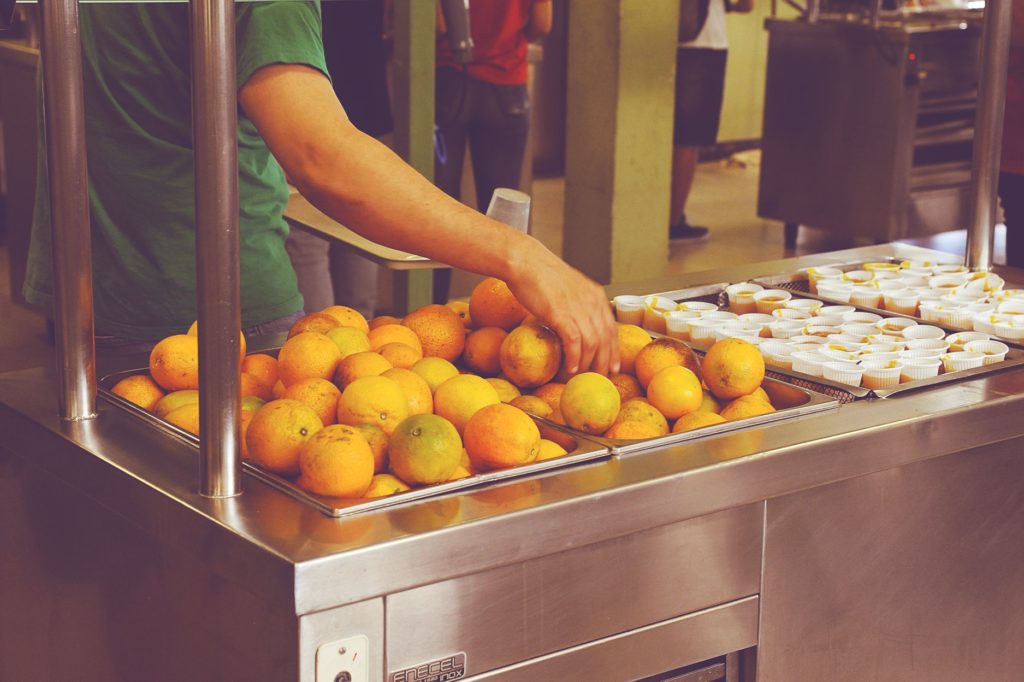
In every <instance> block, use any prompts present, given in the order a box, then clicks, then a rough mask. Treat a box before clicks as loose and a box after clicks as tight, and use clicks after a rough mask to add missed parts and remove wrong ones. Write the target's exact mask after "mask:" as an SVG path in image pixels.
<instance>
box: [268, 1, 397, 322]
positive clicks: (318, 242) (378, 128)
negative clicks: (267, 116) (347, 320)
mask: <svg viewBox="0 0 1024 682" xmlns="http://www.w3.org/2000/svg"><path fill="white" fill-rule="evenodd" d="M391 6H392V0H343V1H334V2H330V1H328V2H323V3H321V6H320V9H321V15H322V19H323V40H324V59H325V60H326V62H327V70H328V71H329V72H330V74H331V82H332V84H333V86H334V92H335V93H336V94H337V95H338V99H339V100H341V103H342V105H343V106H344V107H345V111H346V112H347V113H348V117H349V120H351V121H352V123H353V125H355V127H356V128H358V129H359V130H361V131H363V132H364V133H366V134H367V135H372V136H373V137H376V138H377V139H379V140H381V141H382V142H384V143H385V144H388V146H391V133H392V132H393V131H394V120H393V118H392V116H391V99H390V97H389V95H388V80H387V63H388V60H389V59H390V56H391V54H390V53H391V39H390V34H391V31H390V23H391V22H390V17H391ZM286 247H287V249H288V255H289V257H290V258H291V261H292V266H293V267H294V268H295V274H296V276H297V277H298V281H299V291H301V292H302V297H303V299H304V300H305V303H304V306H303V307H304V308H305V310H306V312H314V311H317V310H323V309H324V308H326V307H327V306H330V305H334V304H335V303H337V304H340V305H347V306H349V307H352V308H355V309H356V310H358V311H359V312H360V313H362V314H363V316H365V317H366V318H367V319H370V318H372V317H373V316H374V314H375V310H376V307H377V277H378V268H377V265H376V264H375V263H373V262H372V261H369V260H367V259H365V258H363V257H362V256H360V255H358V254H356V253H353V252H352V251H351V250H350V249H347V248H346V247H345V246H344V245H342V244H338V243H336V242H329V241H327V240H325V239H321V238H320V237H317V236H315V235H312V234H310V233H308V232H304V231H302V230H293V231H292V232H291V233H290V234H289V236H288V241H287V243H286Z"/></svg>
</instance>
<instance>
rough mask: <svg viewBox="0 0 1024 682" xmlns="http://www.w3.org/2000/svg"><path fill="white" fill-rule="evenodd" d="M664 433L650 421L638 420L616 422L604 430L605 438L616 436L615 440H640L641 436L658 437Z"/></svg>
mask: <svg viewBox="0 0 1024 682" xmlns="http://www.w3.org/2000/svg"><path fill="white" fill-rule="evenodd" d="M664 435H665V434H664V433H662V432H661V431H660V430H659V429H658V428H656V427H655V426H653V425H651V424H649V423H648V422H637V421H622V422H615V423H614V424H612V425H611V428H609V429H608V430H607V431H605V432H604V437H605V438H614V439H615V440H639V439H641V438H658V437H659V436H664Z"/></svg>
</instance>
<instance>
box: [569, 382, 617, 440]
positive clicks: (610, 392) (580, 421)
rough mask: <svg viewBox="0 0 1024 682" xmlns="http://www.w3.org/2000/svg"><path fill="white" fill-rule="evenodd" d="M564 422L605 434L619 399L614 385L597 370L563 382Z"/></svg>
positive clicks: (589, 431) (588, 430)
mask: <svg viewBox="0 0 1024 682" xmlns="http://www.w3.org/2000/svg"><path fill="white" fill-rule="evenodd" d="M559 407H560V409H561V411H562V416H563V417H565V423H566V424H567V425H568V426H569V427H571V428H574V429H576V430H577V431H583V432H585V433H593V434H597V433H604V432H605V431H607V430H608V427H609V426H611V425H612V424H613V423H614V422H615V417H616V416H618V414H619V407H621V401H620V400H619V392H618V390H616V388H615V384H613V383H612V382H611V380H610V379H608V377H606V376H603V375H601V374H598V373H597V372H583V373H581V374H577V375H576V376H574V377H573V378H572V379H569V381H568V382H567V383H566V384H565V390H563V391H562V399H561V401H560V402H559Z"/></svg>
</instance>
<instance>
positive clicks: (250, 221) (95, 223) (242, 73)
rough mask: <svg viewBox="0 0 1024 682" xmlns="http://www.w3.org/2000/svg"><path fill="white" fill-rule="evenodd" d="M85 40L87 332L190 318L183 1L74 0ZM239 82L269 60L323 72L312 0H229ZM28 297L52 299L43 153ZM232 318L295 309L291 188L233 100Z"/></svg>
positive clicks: (192, 273) (153, 332) (158, 326)
mask: <svg viewBox="0 0 1024 682" xmlns="http://www.w3.org/2000/svg"><path fill="white" fill-rule="evenodd" d="M80 11H81V24H82V53H83V58H84V60H83V70H84V86H85V108H86V135H87V137H86V145H87V153H88V158H89V203H90V209H91V221H92V256H93V290H94V299H95V315H96V329H97V333H100V334H110V335H115V336H123V337H127V338H134V339H157V338H161V337H163V336H167V335H169V334H180V333H184V331H185V329H187V327H188V325H189V324H190V323H191V322H192V321H193V320H194V319H196V259H195V222H194V221H195V218H194V215H195V213H194V210H195V191H194V184H193V183H194V180H193V170H192V162H193V154H192V123H191V116H192V111H191V102H192V96H191V85H190V83H191V78H190V52H189V50H190V48H189V22H188V5H187V4H179V3H176V4H110V5H107V4H83V5H82V6H81V8H80ZM236 12H237V15H236V23H235V26H236V49H237V54H238V85H239V87H241V86H242V85H243V84H244V83H245V82H246V81H247V80H248V79H249V77H250V76H251V75H252V74H253V72H255V71H256V70H257V69H259V68H260V67H262V66H266V65H268V64H278V63H284V64H306V65H309V66H312V67H314V68H316V69H319V70H320V71H322V72H323V73H324V74H326V73H327V68H326V66H325V64H324V56H323V41H322V39H321V33H320V31H321V29H320V6H319V3H318V2H315V1H310V2H306V1H295V0H284V1H282V2H250V3H239V4H238V5H236ZM39 158H40V161H41V163H40V167H41V170H40V173H39V182H38V183H37V186H38V189H37V192H36V208H35V219H34V221H33V225H32V245H31V249H30V253H29V263H28V274H27V276H26V278H25V286H24V293H25V297H26V298H27V299H28V300H29V301H31V302H32V303H35V304H38V305H40V306H43V307H47V308H48V307H50V306H51V305H52V291H53V287H52V280H51V267H52V261H51V258H50V237H51V233H50V220H49V218H50V215H49V214H50V208H49V203H48V192H47V187H46V184H47V182H46V172H45V166H44V164H45V154H40V157H39ZM238 167H239V197H240V204H241V208H240V231H239V234H240V237H239V239H240V261H241V299H242V325H243V327H250V326H254V325H257V324H260V323H262V322H267V321H269V320H272V319H275V318H278V317H281V316H284V315H287V314H290V313H293V312H295V311H297V310H299V309H301V308H302V296H301V295H300V294H299V291H298V287H297V285H296V279H295V272H294V270H293V269H292V266H291V263H290V261H289V259H288V254H287V252H286V251H285V248H284V242H285V238H286V237H287V234H288V226H287V224H286V223H285V221H284V219H283V218H282V213H283V211H284V208H285V206H286V204H287V201H288V188H287V185H286V184H285V179H284V174H283V173H282V171H281V168H280V166H278V164H277V162H276V161H275V160H274V158H273V156H271V154H270V151H269V150H268V149H267V146H266V144H265V143H264V141H263V139H262V138H261V137H260V136H259V134H258V133H257V132H256V128H255V126H254V125H253V123H252V121H250V120H249V119H248V118H246V116H245V115H244V113H243V112H242V111H241V110H239V112H238Z"/></svg>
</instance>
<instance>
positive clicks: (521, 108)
mask: <svg viewBox="0 0 1024 682" xmlns="http://www.w3.org/2000/svg"><path fill="white" fill-rule="evenodd" d="M436 79H437V80H436V82H435V104H436V107H435V120H436V122H437V133H436V134H437V140H436V144H435V150H434V151H435V155H434V183H435V184H436V185H437V186H438V187H440V188H441V189H442V190H443V191H444V192H445V193H446V194H448V195H449V196H452V197H454V198H456V199H460V200H461V199H462V192H461V185H462V164H463V160H464V159H465V156H466V144H467V143H468V144H469V155H470V158H471V159H472V161H473V183H474V184H475V185H476V204H477V208H478V209H479V210H480V211H486V210H487V206H488V204H490V202H491V195H492V194H493V193H494V190H495V189H496V188H498V187H509V188H511V189H519V182H520V180H521V179H522V170H523V158H524V156H525V155H526V142H527V138H528V135H529V132H530V98H529V93H528V91H527V89H526V84H525V83H524V84H522V85H496V84H494V83H488V82H486V81H481V80H476V79H475V78H471V77H470V76H468V75H467V74H466V73H465V72H464V71H459V70H457V69H450V68H441V69H438V70H437V73H436ZM450 285H451V270H448V269H447V268H444V269H438V270H434V303H445V302H446V301H447V300H448V290H449V287H450Z"/></svg>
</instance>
